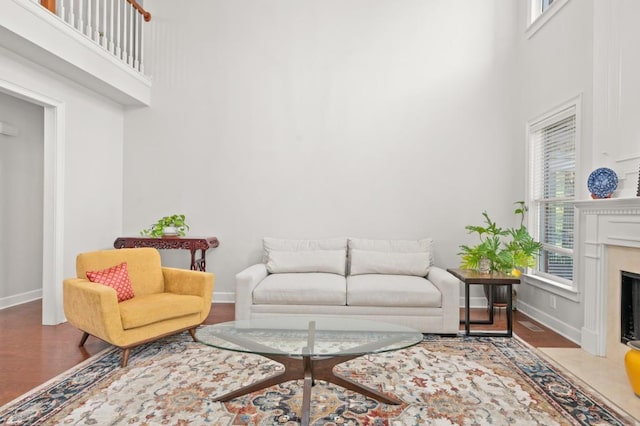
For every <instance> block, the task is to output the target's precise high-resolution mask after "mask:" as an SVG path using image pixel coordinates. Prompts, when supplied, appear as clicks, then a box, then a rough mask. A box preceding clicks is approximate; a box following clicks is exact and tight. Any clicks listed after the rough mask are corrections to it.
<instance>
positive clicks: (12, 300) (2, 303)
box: [0, 289, 42, 310]
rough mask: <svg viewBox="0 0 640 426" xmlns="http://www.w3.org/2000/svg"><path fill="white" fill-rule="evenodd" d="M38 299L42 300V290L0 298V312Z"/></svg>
mask: <svg viewBox="0 0 640 426" xmlns="http://www.w3.org/2000/svg"><path fill="white" fill-rule="evenodd" d="M38 299H42V289H38V290H33V291H28V292H26V293H20V294H14V295H11V296H7V297H3V298H0V310H2V309H6V308H10V307H12V306H16V305H22V304H23V303H27V302H31V301H33V300H38Z"/></svg>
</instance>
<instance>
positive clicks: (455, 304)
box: [235, 238, 460, 334]
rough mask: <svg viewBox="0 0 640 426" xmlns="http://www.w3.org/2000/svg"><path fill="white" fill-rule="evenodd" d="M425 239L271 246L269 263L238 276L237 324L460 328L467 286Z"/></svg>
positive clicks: (267, 242)
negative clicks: (329, 321) (437, 259)
mask: <svg viewBox="0 0 640 426" xmlns="http://www.w3.org/2000/svg"><path fill="white" fill-rule="evenodd" d="M432 247H433V242H432V240H431V239H429V238H426V239H422V240H370V239H361V238H349V239H347V238H331V239H322V240H286V239H276V238H264V239H263V249H264V251H263V262H262V263H259V264H256V265H253V266H250V267H248V268H247V269H245V270H243V271H242V272H240V273H238V274H237V275H236V294H235V297H236V305H235V309H236V312H235V314H236V320H246V319H258V318H267V317H275V316H296V315H300V316H303V315H314V316H355V317H358V318H367V319H374V320H378V321H386V322H392V323H397V324H402V325H406V326H410V327H413V328H415V329H417V330H419V331H421V332H423V333H437V334H455V333H457V332H458V329H459V321H460V310H459V294H460V290H459V286H460V282H459V281H458V279H456V278H455V277H454V276H453V275H451V274H450V273H448V272H447V271H445V270H444V269H441V268H438V267H435V266H433V265H432V259H433V252H432V250H433V249H432Z"/></svg>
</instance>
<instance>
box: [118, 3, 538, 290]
mask: <svg viewBox="0 0 640 426" xmlns="http://www.w3.org/2000/svg"><path fill="white" fill-rule="evenodd" d="M517 3H518V2H504V1H500V0H493V1H491V0H487V1H482V2H469V1H467V0H447V1H443V0H427V1H425V0H406V1H402V2H398V1H395V0H348V1H344V0H328V1H321V2H300V1H298V0H284V1H277V2H254V1H248V0H235V1H223V2H220V1H209V0H193V1H189V2H176V1H173V0H154V1H153V4H152V5H150V7H151V6H152V9H153V10H152V12H153V20H152V21H151V22H150V25H149V27H148V30H147V27H145V30H146V32H145V34H146V35H147V36H148V43H147V44H146V47H148V50H147V51H146V52H145V57H146V59H147V68H146V70H147V72H149V73H150V74H151V76H152V78H153V90H152V106H151V108H148V109H138V110H130V111H127V112H126V115H125V147H124V152H125V155H124V158H125V164H124V172H125V178H124V188H125V189H124V211H125V214H124V218H125V222H124V232H125V233H126V234H131V235H136V234H138V232H139V231H140V230H141V229H143V228H145V227H147V226H148V225H149V224H150V223H152V222H154V221H155V220H156V219H158V218H159V217H162V216H165V215H170V214H174V213H183V214H186V216H187V218H188V223H189V224H190V225H191V230H190V234H191V235H215V236H217V237H218V238H219V239H220V247H219V248H217V249H214V250H211V251H210V252H209V254H208V256H207V269H208V270H211V271H212V272H214V273H215V274H216V287H215V296H214V300H217V301H221V300H230V301H232V300H233V292H234V283H235V280H234V276H235V274H236V273H238V272H239V271H241V270H242V269H244V268H245V267H247V266H249V265H250V264H251V263H254V262H258V261H259V260H260V250H261V238H262V237H264V236H274V237H284V238H322V237H333V236H343V237H349V236H354V237H369V238H399V239H402V238H421V237H425V236H430V237H433V238H434V240H435V246H436V252H435V262H436V264H438V265H440V266H443V267H455V266H457V265H458V264H459V256H458V255H457V253H458V251H459V245H460V244H468V243H472V242H474V239H473V237H472V236H469V235H468V234H467V233H466V231H465V229H464V227H465V225H469V224H479V223H480V222H481V220H482V216H481V213H482V211H483V210H487V211H488V212H490V213H491V214H492V217H493V218H494V219H495V220H497V221H499V222H500V223H504V224H505V226H511V225H516V223H515V222H516V221H517V218H516V217H515V216H514V215H513V202H514V201H517V200H520V199H522V198H523V196H524V182H525V181H524V175H523V173H524V167H523V164H524V153H525V150H524V135H523V133H522V127H521V125H520V123H519V122H518V121H517V120H516V118H517V115H518V112H517V106H518V105H519V104H520V102H521V99H520V96H521V92H520V90H519V86H518V85H519V83H520V80H519V76H518V75H517V72H516V71H517V63H516V61H514V57H515V56H516V55H517V53H516V52H515V51H514V49H515V42H514V40H515V39H516V38H517V37H516V35H517V33H518V32H519V31H522V28H521V26H520V24H521V22H520V21H519V20H518V13H517V12H518V5H517ZM163 256H164V258H165V260H168V261H169V262H170V263H171V262H172V263H173V265H174V266H180V267H188V264H189V263H188V255H186V254H184V253H176V252H171V253H166V254H164V255H163ZM478 291H479V292H480V293H481V290H478ZM483 300H484V299H483Z"/></svg>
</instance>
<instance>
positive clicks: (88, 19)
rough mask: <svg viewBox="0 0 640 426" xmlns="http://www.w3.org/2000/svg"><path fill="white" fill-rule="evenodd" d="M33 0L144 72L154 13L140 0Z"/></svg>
mask: <svg viewBox="0 0 640 426" xmlns="http://www.w3.org/2000/svg"><path fill="white" fill-rule="evenodd" d="M33 1H35V2H36V3H40V4H41V5H42V6H44V7H45V8H47V9H49V10H50V11H51V12H52V13H54V14H55V15H56V16H58V17H59V18H60V19H62V20H63V21H64V22H66V23H67V24H69V25H71V26H72V27H73V28H75V29H76V30H78V31H79V32H80V33H82V34H83V35H84V36H86V37H88V38H89V39H90V40H92V41H94V42H95V43H96V44H98V45H99V46H101V47H102V48H103V49H105V50H106V51H108V52H110V53H111V54H113V55H114V56H115V57H116V58H117V59H119V60H120V61H122V62H124V63H125V64H127V65H129V66H130V67H131V68H133V69H135V70H137V71H138V72H140V73H143V74H144V57H143V53H144V22H149V21H150V20H151V13H149V12H148V11H146V10H145V9H144V8H143V7H142V6H141V5H140V4H138V2H136V0H33ZM143 21H144V22H143Z"/></svg>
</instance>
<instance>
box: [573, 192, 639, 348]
mask: <svg viewBox="0 0 640 426" xmlns="http://www.w3.org/2000/svg"><path fill="white" fill-rule="evenodd" d="M575 206H576V221H577V224H578V227H577V231H578V234H577V240H576V242H575V243H576V244H575V250H576V257H575V259H576V262H577V265H576V273H577V276H576V279H577V280H578V281H577V282H578V288H579V291H580V292H581V293H582V294H583V306H584V311H583V312H584V322H583V327H582V330H581V346H582V348H583V349H584V350H586V351H587V352H589V353H591V354H594V355H598V356H606V344H607V287H608V279H607V246H621V247H634V248H640V198H613V199H602V200H587V201H579V202H576V203H575Z"/></svg>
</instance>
